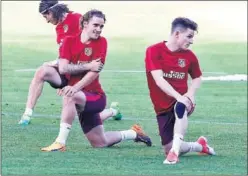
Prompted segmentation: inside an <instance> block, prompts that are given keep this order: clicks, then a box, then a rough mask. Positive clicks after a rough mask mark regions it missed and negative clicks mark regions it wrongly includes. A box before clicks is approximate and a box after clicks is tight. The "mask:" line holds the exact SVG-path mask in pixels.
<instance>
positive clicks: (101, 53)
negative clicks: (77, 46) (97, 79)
mask: <svg viewBox="0 0 248 176" xmlns="http://www.w3.org/2000/svg"><path fill="white" fill-rule="evenodd" d="M107 45H108V44H107V40H106V39H105V38H104V37H102V38H101V39H100V40H99V43H98V44H97V45H96V50H95V52H94V54H93V59H97V58H101V62H102V63H103V64H104V63H105V60H106V55H107V47H108V46H107Z"/></svg>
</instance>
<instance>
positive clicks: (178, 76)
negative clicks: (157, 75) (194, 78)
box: [163, 70, 185, 79]
mask: <svg viewBox="0 0 248 176" xmlns="http://www.w3.org/2000/svg"><path fill="white" fill-rule="evenodd" d="M163 76H164V77H165V78H174V79H184V78H185V73H184V72H176V71H172V70H171V71H170V72H169V73H164V74H163Z"/></svg>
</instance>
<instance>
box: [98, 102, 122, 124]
mask: <svg viewBox="0 0 248 176" xmlns="http://www.w3.org/2000/svg"><path fill="white" fill-rule="evenodd" d="M110 117H113V119H114V120H121V119H122V114H121V112H120V107H119V103H118V102H112V103H111V105H110V108H109V109H104V110H103V111H102V112H101V113H100V118H101V120H102V121H104V120H107V119H109V118H110Z"/></svg>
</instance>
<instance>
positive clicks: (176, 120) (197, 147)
mask: <svg viewBox="0 0 248 176" xmlns="http://www.w3.org/2000/svg"><path fill="white" fill-rule="evenodd" d="M196 31H197V24H196V23H195V22H194V21H192V20H190V19H188V18H183V17H179V18H176V19H174V21H173V22H172V28H171V35H170V37H169V40H168V41H162V42H160V43H157V44H154V45H151V46H149V47H148V48H147V50H146V58H145V64H146V75H147V83H148V87H149V91H150V98H151V101H152V103H153V106H154V110H155V112H156V114H157V123H158V127H159V133H160V136H161V142H162V145H163V147H164V153H165V157H166V159H165V160H164V164H175V163H177V162H178V161H179V154H183V153H187V152H202V153H205V154H209V155H214V154H215V152H214V149H213V148H211V147H210V146H209V145H208V141H207V139H206V138H205V137H203V136H201V137H199V138H198V140H197V141H196V142H185V141H183V139H184V136H185V133H186V130H187V127H188V117H189V115H190V114H191V113H192V112H193V110H194V106H195V105H194V104H195V94H196V90H197V89H198V88H199V87H200V84H201V76H202V72H201V70H200V66H199V63H198V59H197V57H196V56H195V54H194V53H193V52H192V51H191V50H189V49H188V48H189V46H190V45H191V44H193V38H194V34H195V32H196ZM188 74H189V75H190V76H191V78H192V82H191V85H190V86H189V87H188V85H187V80H188Z"/></svg>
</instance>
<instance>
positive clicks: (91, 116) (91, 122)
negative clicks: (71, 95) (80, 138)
mask: <svg viewBox="0 0 248 176" xmlns="http://www.w3.org/2000/svg"><path fill="white" fill-rule="evenodd" d="M83 92H84V94H85V96H86V104H85V107H84V108H83V109H82V108H81V107H80V106H79V105H77V104H76V108H77V113H78V117H79V122H80V125H81V128H82V130H83V132H84V134H86V133H88V132H89V131H90V130H91V129H92V128H94V127H96V126H99V125H102V120H101V118H100V115H99V114H100V112H102V111H103V110H104V109H105V107H106V96H105V94H98V93H92V92H86V91H83Z"/></svg>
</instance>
